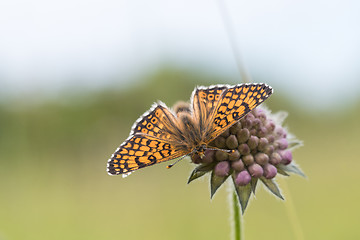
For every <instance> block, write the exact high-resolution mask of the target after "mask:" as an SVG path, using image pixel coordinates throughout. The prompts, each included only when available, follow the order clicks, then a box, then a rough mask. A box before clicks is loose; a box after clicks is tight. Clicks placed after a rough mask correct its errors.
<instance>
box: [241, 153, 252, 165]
mask: <svg viewBox="0 0 360 240" xmlns="http://www.w3.org/2000/svg"><path fill="white" fill-rule="evenodd" d="M241 160H242V161H243V163H245V165H246V166H250V165H252V164H253V163H254V157H253V155H251V154H248V155H245V156H242V158H241Z"/></svg>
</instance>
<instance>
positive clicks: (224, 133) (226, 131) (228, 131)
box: [220, 129, 230, 138]
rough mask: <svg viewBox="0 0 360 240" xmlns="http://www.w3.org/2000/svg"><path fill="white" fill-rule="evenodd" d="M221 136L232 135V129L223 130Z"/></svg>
mask: <svg viewBox="0 0 360 240" xmlns="http://www.w3.org/2000/svg"><path fill="white" fill-rule="evenodd" d="M220 136H222V137H224V138H227V137H228V136H230V130H229V129H226V130H225V132H223V133H222V134H221V135H220Z"/></svg>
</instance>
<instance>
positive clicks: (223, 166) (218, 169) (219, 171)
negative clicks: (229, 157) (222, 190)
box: [214, 161, 230, 177]
mask: <svg viewBox="0 0 360 240" xmlns="http://www.w3.org/2000/svg"><path fill="white" fill-rule="evenodd" d="M229 172H230V164H229V162H227V161H222V162H219V163H218V164H216V166H215V169H214V173H215V175H216V176H219V177H226V176H228V175H229Z"/></svg>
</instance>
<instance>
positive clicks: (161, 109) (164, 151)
mask: <svg viewBox="0 0 360 240" xmlns="http://www.w3.org/2000/svg"><path fill="white" fill-rule="evenodd" d="M179 134H181V133H180V130H179V129H178V127H177V125H176V119H175V117H174V115H173V114H172V112H170V111H169V110H168V109H167V108H166V107H165V106H163V105H161V104H155V105H154V106H153V107H152V108H151V109H150V110H149V111H148V112H146V113H144V114H143V115H142V116H141V117H140V118H139V119H138V120H137V121H136V122H135V124H134V125H133V128H132V130H131V133H130V136H129V138H128V139H127V140H126V141H125V142H124V143H123V144H121V145H120V147H119V148H118V149H117V150H116V151H115V153H114V154H113V155H112V157H111V158H110V159H109V161H108V167H107V170H108V173H109V174H110V175H118V174H124V173H129V172H132V171H135V170H137V169H139V168H143V167H147V166H150V165H153V164H155V163H159V162H164V161H168V160H171V159H174V158H178V157H181V156H183V155H185V154H188V152H187V151H185V150H184V148H183V147H182V146H183V145H182V144H181V143H178V142H177V141H176V138H175V137H176V136H177V135H179Z"/></svg>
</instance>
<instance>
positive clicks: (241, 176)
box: [235, 170, 251, 186]
mask: <svg viewBox="0 0 360 240" xmlns="http://www.w3.org/2000/svg"><path fill="white" fill-rule="evenodd" d="M250 181H251V176H250V174H249V173H248V172H247V171H246V170H244V171H241V172H239V173H238V175H237V176H236V178H235V183H236V185H238V186H245V185H247V184H248V183H249V182H250Z"/></svg>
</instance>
